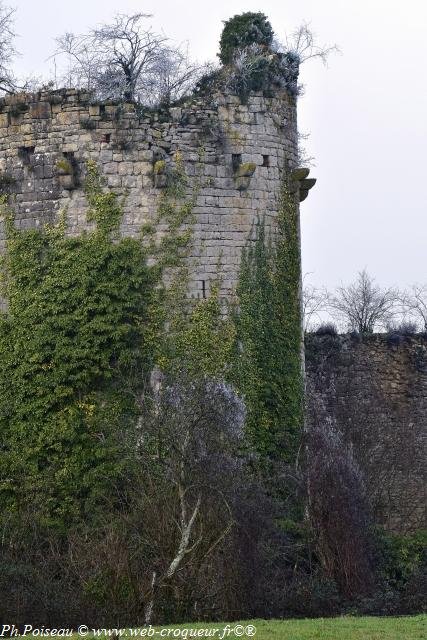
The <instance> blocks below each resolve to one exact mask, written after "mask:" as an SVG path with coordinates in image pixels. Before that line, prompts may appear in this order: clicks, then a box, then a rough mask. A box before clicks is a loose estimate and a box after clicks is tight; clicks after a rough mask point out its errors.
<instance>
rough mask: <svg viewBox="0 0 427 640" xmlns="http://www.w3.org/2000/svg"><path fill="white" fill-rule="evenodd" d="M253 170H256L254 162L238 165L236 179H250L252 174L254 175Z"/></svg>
mask: <svg viewBox="0 0 427 640" xmlns="http://www.w3.org/2000/svg"><path fill="white" fill-rule="evenodd" d="M255 169H256V164H255V162H244V163H243V164H240V165H239V166H238V168H237V170H236V174H235V175H236V178H243V177H246V178H251V177H252V176H253V175H254V173H255Z"/></svg>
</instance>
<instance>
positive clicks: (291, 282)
mask: <svg viewBox="0 0 427 640" xmlns="http://www.w3.org/2000/svg"><path fill="white" fill-rule="evenodd" d="M277 224H278V241H277V243H276V245H275V246H274V247H273V246H272V245H270V244H269V243H268V241H267V239H266V237H265V228H264V224H263V222H259V223H258V225H257V226H256V229H255V238H254V239H253V240H252V241H251V242H250V243H249V245H248V247H247V248H246V250H245V251H244V254H243V257H242V265H241V272H240V278H239V284H238V298H239V312H238V313H237V314H236V327H237V338H238V342H237V349H236V359H235V368H234V380H235V383H236V385H237V387H238V388H239V389H240V390H241V392H242V394H243V396H244V398H245V401H246V405H247V410H248V416H247V432H248V436H249V438H250V441H251V443H252V446H253V447H254V448H255V449H256V450H258V451H259V452H260V453H261V454H262V455H265V456H273V457H279V458H285V459H286V460H287V461H292V460H294V459H295V456H296V453H297V450H298V446H299V440H300V435H301V429H302V422H303V377H302V369H301V355H302V354H301V344H302V342H301V341H302V331H301V317H300V274H301V265H300V251H299V223H298V209H297V205H296V203H295V201H294V199H293V197H292V196H291V194H290V193H289V190H288V187H287V184H286V183H283V185H282V188H281V192H280V197H279V207H278V219H277Z"/></svg>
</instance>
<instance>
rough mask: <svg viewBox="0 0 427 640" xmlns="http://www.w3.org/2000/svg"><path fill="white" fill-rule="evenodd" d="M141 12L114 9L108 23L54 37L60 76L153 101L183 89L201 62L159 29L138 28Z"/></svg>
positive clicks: (100, 92)
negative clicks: (62, 59)
mask: <svg viewBox="0 0 427 640" xmlns="http://www.w3.org/2000/svg"><path fill="white" fill-rule="evenodd" d="M149 17H151V16H150V15H149V14H145V13H135V14H132V15H127V14H117V15H116V16H115V18H114V19H113V21H112V23H111V24H104V25H101V26H100V27H97V28H96V29H92V30H91V31H90V32H89V33H88V34H83V35H75V34H72V33H66V34H64V35H63V36H61V37H60V38H57V40H56V42H57V50H56V53H55V54H54V56H53V57H54V58H56V57H57V56H60V55H64V56H66V60H67V69H66V72H65V75H64V77H63V79H62V82H65V84H66V85H67V86H69V87H71V86H74V87H84V88H86V89H88V90H92V91H94V92H95V94H96V95H97V96H98V97H99V98H100V99H106V98H112V99H116V100H126V101H129V102H133V101H138V102H141V103H144V104H149V105H153V106H154V105H157V104H159V103H161V102H166V103H169V102H171V101H173V100H176V99H177V98H180V97H181V96H182V95H184V94H185V93H187V92H188V91H189V90H190V89H191V88H192V86H193V85H194V84H195V83H196V82H197V80H198V79H199V78H200V76H201V75H202V73H204V72H205V70H206V67H204V66H201V65H198V64H196V63H192V62H191V61H190V59H189V56H188V52H187V51H186V50H185V49H183V48H182V47H174V46H172V45H170V44H169V42H168V39H167V38H166V37H165V36H164V35H160V34H158V33H155V32H154V31H152V30H151V28H148V29H144V28H143V25H142V21H143V20H144V19H145V18H149Z"/></svg>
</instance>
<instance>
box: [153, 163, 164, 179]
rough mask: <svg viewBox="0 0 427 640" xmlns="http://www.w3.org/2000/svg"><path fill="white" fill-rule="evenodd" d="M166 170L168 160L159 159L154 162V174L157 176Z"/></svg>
mask: <svg viewBox="0 0 427 640" xmlns="http://www.w3.org/2000/svg"><path fill="white" fill-rule="evenodd" d="M165 171H166V160H157V162H155V163H154V167H153V172H154V175H155V176H157V175H159V174H162V173H165Z"/></svg>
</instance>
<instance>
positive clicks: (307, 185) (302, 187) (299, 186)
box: [291, 167, 316, 202]
mask: <svg viewBox="0 0 427 640" xmlns="http://www.w3.org/2000/svg"><path fill="white" fill-rule="evenodd" d="M309 173H310V169H308V168H307V167H299V168H298V169H294V171H293V172H292V173H291V193H298V200H299V202H302V201H303V200H305V199H306V197H307V196H308V192H309V191H310V189H312V188H313V187H314V185H315V184H316V178H308V177H307V176H308V174H309Z"/></svg>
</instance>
